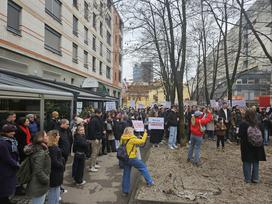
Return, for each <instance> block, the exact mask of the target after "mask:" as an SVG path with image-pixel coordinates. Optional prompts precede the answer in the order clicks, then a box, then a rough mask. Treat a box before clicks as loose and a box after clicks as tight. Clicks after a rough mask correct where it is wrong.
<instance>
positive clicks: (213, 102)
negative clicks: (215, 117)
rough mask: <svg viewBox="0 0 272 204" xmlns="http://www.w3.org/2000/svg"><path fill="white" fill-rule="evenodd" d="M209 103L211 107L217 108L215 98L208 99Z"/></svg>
mask: <svg viewBox="0 0 272 204" xmlns="http://www.w3.org/2000/svg"><path fill="white" fill-rule="evenodd" d="M210 103H211V107H212V108H219V104H218V102H216V100H210Z"/></svg>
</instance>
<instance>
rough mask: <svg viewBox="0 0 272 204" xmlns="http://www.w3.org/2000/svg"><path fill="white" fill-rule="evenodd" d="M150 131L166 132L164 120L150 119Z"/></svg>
mask: <svg viewBox="0 0 272 204" xmlns="http://www.w3.org/2000/svg"><path fill="white" fill-rule="evenodd" d="M148 129H149V130H164V118H154V117H150V118H148Z"/></svg>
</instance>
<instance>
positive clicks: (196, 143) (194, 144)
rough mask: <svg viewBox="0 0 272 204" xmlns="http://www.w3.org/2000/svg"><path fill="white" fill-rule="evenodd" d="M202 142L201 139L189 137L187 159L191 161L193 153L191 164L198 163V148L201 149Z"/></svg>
mask: <svg viewBox="0 0 272 204" xmlns="http://www.w3.org/2000/svg"><path fill="white" fill-rule="evenodd" d="M202 140H203V138H202V137H197V136H194V135H191V140H190V141H191V144H190V147H189V152H188V159H190V160H192V159H193V153H194V152H195V156H194V161H193V163H198V162H199V161H200V147H201V143H202Z"/></svg>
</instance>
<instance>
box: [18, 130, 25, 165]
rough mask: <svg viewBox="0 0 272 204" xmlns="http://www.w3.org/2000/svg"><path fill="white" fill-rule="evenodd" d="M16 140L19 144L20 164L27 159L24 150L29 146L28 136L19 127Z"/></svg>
mask: <svg viewBox="0 0 272 204" xmlns="http://www.w3.org/2000/svg"><path fill="white" fill-rule="evenodd" d="M15 138H16V140H17V142H18V151H19V157H20V162H22V161H24V159H25V158H26V155H25V152H24V148H25V146H26V145H27V142H26V134H25V132H24V131H23V130H22V129H21V128H20V127H18V130H17V132H16V134H15Z"/></svg>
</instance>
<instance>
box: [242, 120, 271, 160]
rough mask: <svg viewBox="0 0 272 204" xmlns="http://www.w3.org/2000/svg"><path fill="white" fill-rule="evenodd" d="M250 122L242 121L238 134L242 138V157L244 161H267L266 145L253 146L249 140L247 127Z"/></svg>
mask: <svg viewBox="0 0 272 204" xmlns="http://www.w3.org/2000/svg"><path fill="white" fill-rule="evenodd" d="M248 127H249V124H247V123H246V122H242V123H241V124H240V126H239V133H238V136H239V137H240V138H241V157H242V161H243V162H254V161H266V156H265V151H264V147H263V146H262V147H253V146H252V145H251V144H250V143H249V142H248V135H247V129H248Z"/></svg>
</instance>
